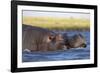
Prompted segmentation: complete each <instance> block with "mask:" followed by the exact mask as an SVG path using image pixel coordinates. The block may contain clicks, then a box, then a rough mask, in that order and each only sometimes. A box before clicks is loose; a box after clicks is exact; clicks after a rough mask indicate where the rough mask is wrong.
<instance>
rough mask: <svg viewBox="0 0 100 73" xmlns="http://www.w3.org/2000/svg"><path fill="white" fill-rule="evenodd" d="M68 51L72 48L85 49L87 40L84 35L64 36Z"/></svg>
mask: <svg viewBox="0 0 100 73" xmlns="http://www.w3.org/2000/svg"><path fill="white" fill-rule="evenodd" d="M63 38H64V40H65V45H66V47H67V49H71V48H85V47H86V40H85V37H84V36H83V35H82V34H80V33H79V34H75V35H73V36H68V35H66V34H64V35H63Z"/></svg>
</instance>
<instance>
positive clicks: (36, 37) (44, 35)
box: [22, 24, 66, 51]
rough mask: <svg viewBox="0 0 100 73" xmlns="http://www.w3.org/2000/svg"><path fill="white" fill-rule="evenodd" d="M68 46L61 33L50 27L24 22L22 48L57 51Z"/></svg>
mask: <svg viewBox="0 0 100 73" xmlns="http://www.w3.org/2000/svg"><path fill="white" fill-rule="evenodd" d="M64 48H66V46H65V43H64V39H63V37H62V35H61V34H59V33H55V32H53V31H51V30H49V29H46V28H41V27H37V26H31V25H26V24H22V49H23V50H25V49H28V50H30V51H55V50H61V49H64Z"/></svg>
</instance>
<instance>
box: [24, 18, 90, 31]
mask: <svg viewBox="0 0 100 73" xmlns="http://www.w3.org/2000/svg"><path fill="white" fill-rule="evenodd" d="M22 21H23V24H26V25H32V26H39V27H43V28H48V29H60V30H87V29H89V28H90V20H88V19H82V18H64V17H63V18H57V17H28V16H27V17H25V16H24V17H23V20H22Z"/></svg>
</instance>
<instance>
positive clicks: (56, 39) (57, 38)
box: [50, 33, 66, 50]
mask: <svg viewBox="0 0 100 73" xmlns="http://www.w3.org/2000/svg"><path fill="white" fill-rule="evenodd" d="M50 40H51V43H52V44H53V46H54V47H55V48H56V49H58V50H62V49H63V50H65V49H66V45H65V41H64V38H63V36H62V34H59V33H57V34H55V35H53V36H51V37H50Z"/></svg>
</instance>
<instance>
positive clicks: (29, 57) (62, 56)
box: [22, 31, 90, 62]
mask: <svg viewBox="0 0 100 73" xmlns="http://www.w3.org/2000/svg"><path fill="white" fill-rule="evenodd" d="M77 33H81V34H83V35H84V36H85V38H86V43H87V47H86V48H76V49H70V50H62V51H52V52H23V53H22V61H23V62H40V61H60V60H82V59H90V32H89V31H83V32H79V31H70V32H67V34H68V35H74V34H77Z"/></svg>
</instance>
